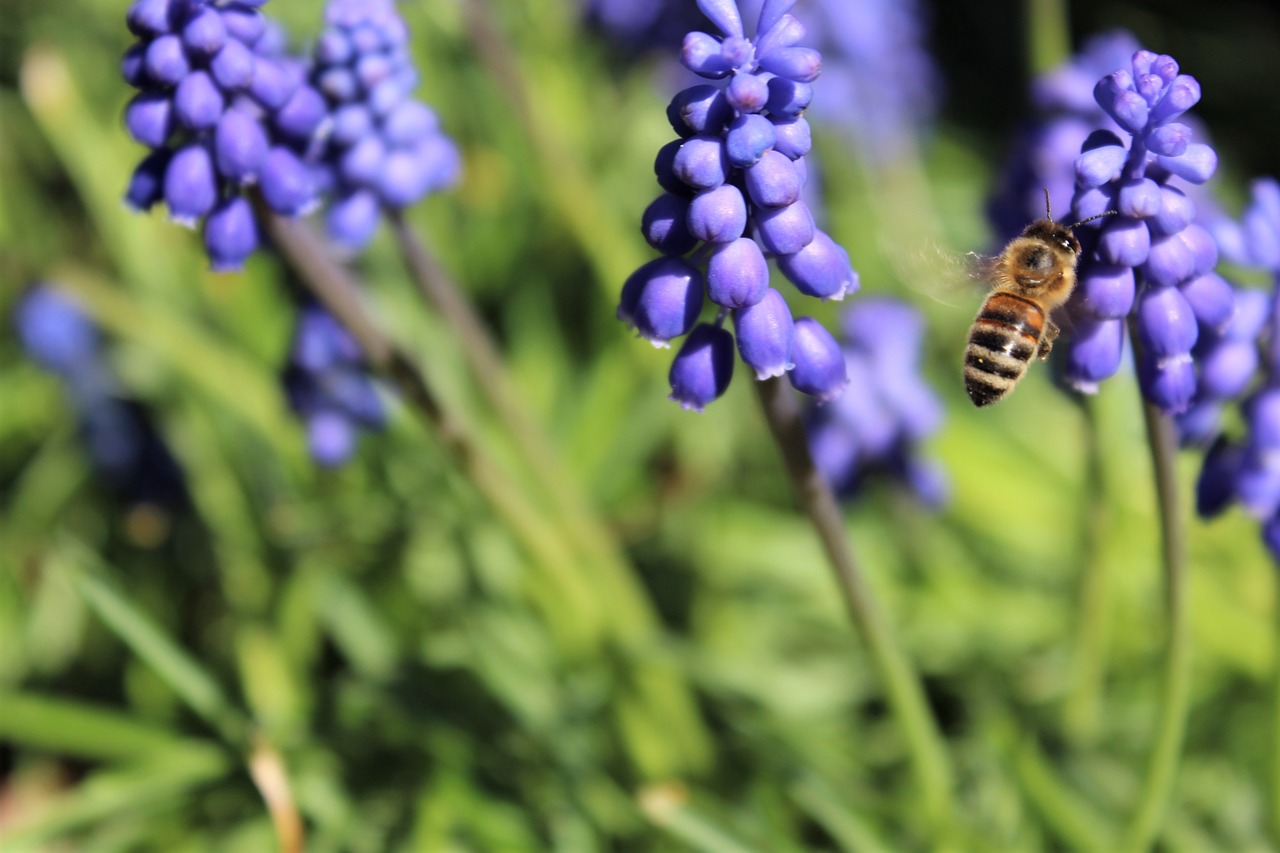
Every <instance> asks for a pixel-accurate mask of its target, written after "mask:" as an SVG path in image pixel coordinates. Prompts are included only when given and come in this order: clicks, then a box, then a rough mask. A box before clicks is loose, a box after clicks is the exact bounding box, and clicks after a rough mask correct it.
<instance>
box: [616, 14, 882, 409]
mask: <svg viewBox="0 0 1280 853" xmlns="http://www.w3.org/2000/svg"><path fill="white" fill-rule="evenodd" d="M793 4H794V0H780V2H779V0H769V2H766V3H765V4H764V6H763V8H762V9H761V12H760V17H759V20H758V22H757V25H756V35H755V37H754V38H752V39H748V38H747V37H746V35H745V32H744V29H743V23H742V18H741V16H740V14H739V11H738V6H737V4H736V3H735V2H734V0H698V8H699V9H701V10H702V12H703V14H705V15H706V16H707V18H708V19H710V20H711V21H712V22H713V23H714V24H715V26H716V27H717V28H718V29H719V31H720V33H721V37H716V36H713V35H711V34H709V33H704V32H691V33H689V34H687V35H686V36H685V39H684V47H683V50H682V53H681V61H682V62H683V63H684V65H685V67H687V68H688V69H689V70H691V71H693V72H694V73H695V74H697V75H699V76H700V77H703V78H705V79H707V80H713V81H718V82H719V83H720V84H721V85H712V84H710V83H706V84H699V85H695V86H691V87H689V88H687V89H685V90H683V91H681V92H680V93H678V94H677V95H676V96H675V97H674V98H673V99H672V101H671V105H670V106H669V107H668V109H667V117H668V119H669V120H670V122H671V125H672V127H673V128H674V129H675V131H676V133H677V135H678V138H677V139H675V140H674V141H672V142H670V143H668V144H667V145H665V146H664V147H663V148H662V149H661V150H660V151H659V152H658V156H657V160H656V162H655V166H654V168H655V172H656V173H657V177H658V184H659V185H660V186H661V188H662V189H663V190H664V193H663V194H662V195H660V196H658V198H657V199H655V200H654V202H653V203H652V204H650V205H649V208H648V210H646V211H645V213H644V217H643V220H642V223H641V230H642V233H643V234H644V236H645V239H646V240H648V242H649V244H650V245H651V246H653V248H655V249H657V250H658V251H659V252H661V253H662V257H660V258H657V259H655V260H652V261H650V262H648V263H646V264H644V265H643V266H641V267H640V269H638V270H637V271H636V272H634V273H633V274H632V275H631V276H630V278H628V279H627V282H626V283H625V285H624V286H623V288H622V296H621V300H620V303H619V307H618V318H619V319H620V320H622V321H623V322H625V323H627V324H628V325H629V326H631V327H632V328H634V329H635V330H636V332H637V333H638V334H639V336H640V337H642V338H645V339H646V340H648V341H650V342H651V343H653V344H654V345H655V346H658V347H666V346H669V345H670V343H671V342H672V341H673V340H676V339H678V338H681V337H684V336H685V335H688V336H689V337H688V338H687V339H686V340H685V342H684V343H683V345H682V346H681V347H680V349H679V351H678V352H677V354H676V357H675V360H674V363H673V364H672V367H671V376H670V378H671V387H672V394H671V397H672V399H673V400H675V401H676V402H678V403H680V405H681V406H683V407H684V408H686V409H691V410H694V411H701V410H702V409H703V408H704V407H705V406H706V405H707V404H708V403H710V402H712V401H713V400H715V399H716V398H718V397H719V396H720V395H721V394H723V393H724V391H725V389H726V388H727V387H728V385H729V380H730V378H731V376H732V372H733V362H734V358H733V348H734V343H735V336H734V334H732V333H730V332H729V331H728V329H726V328H725V327H724V324H725V321H726V320H727V319H728V317H729V316H730V315H732V316H733V320H734V330H735V331H736V333H737V334H736V343H737V350H738V353H739V355H740V356H741V357H742V360H743V361H744V362H745V363H746V364H747V366H748V367H749V368H750V369H751V370H753V371H754V372H755V374H756V377H757V378H759V379H767V378H769V377H773V376H782V375H783V374H786V375H787V376H788V378H789V379H790V380H791V383H792V385H794V386H795V387H796V388H797V389H799V390H801V391H803V392H804V393H806V394H810V395H812V396H815V397H817V398H818V399H820V400H829V399H832V398H834V397H835V396H836V395H838V394H839V393H840V392H841V391H842V390H843V388H844V385H845V382H846V374H845V368H844V359H843V358H842V357H841V356H840V349H839V345H838V344H837V343H836V341H835V338H833V337H832V336H831V333H830V332H828V331H827V330H826V329H825V328H824V327H823V326H822V325H821V324H820V323H818V322H817V321H815V320H811V319H809V318H804V317H801V318H799V319H793V317H792V314H791V310H790V308H789V307H788V305H787V301H786V299H785V298H784V297H783V296H782V294H781V293H780V292H779V291H777V290H775V289H774V288H772V287H770V282H769V265H768V262H767V258H768V257H769V256H772V257H774V258H775V259H776V261H777V265H778V269H779V270H780V271H781V272H782V274H783V276H785V277H786V278H787V279H788V280H790V281H791V283H792V284H793V285H795V287H796V289H797V290H799V291H800V292H801V293H802V294H804V295H806V296H812V297H816V298H819V299H824V300H825V299H841V298H843V297H844V295H845V294H846V293H850V292H853V291H854V290H856V289H857V287H858V279H857V275H856V274H855V273H854V271H853V268H852V267H851V266H850V263H849V256H848V254H847V253H846V252H845V250H844V249H842V248H841V247H840V246H839V245H837V244H836V243H835V241H833V240H832V239H831V238H830V237H829V236H827V235H826V234H825V233H824V232H823V231H822V230H820V229H819V228H817V227H816V225H815V224H814V219H813V215H812V214H811V213H810V211H809V208H808V207H807V206H806V204H805V203H804V202H803V201H802V200H801V199H800V190H801V188H802V187H803V185H804V182H805V161H804V156H805V154H806V153H808V151H809V146H810V138H809V125H808V123H807V122H806V121H805V119H804V116H803V115H802V113H803V112H804V110H805V108H806V107H808V105H809V102H810V100H811V98H812V95H813V90H812V86H811V85H810V84H811V83H812V82H813V80H814V79H816V78H817V76H818V73H819V71H820V70H821V64H822V59H821V56H820V55H819V54H818V52H817V51H815V50H812V49H810V48H806V47H800V46H798V43H799V42H800V40H801V39H802V38H803V37H804V28H803V26H802V25H801V24H800V22H799V21H798V20H796V19H795V18H794V17H792V16H791V15H789V14H787V12H788V11H789V10H790V8H791V7H792V5H793ZM705 299H710V301H711V302H712V303H714V304H715V306H716V309H715V310H716V316H715V318H714V320H712V321H711V322H705V323H702V324H699V318H700V316H701V314H702V309H703V305H704V300H705Z"/></svg>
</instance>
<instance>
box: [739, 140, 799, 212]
mask: <svg viewBox="0 0 1280 853" xmlns="http://www.w3.org/2000/svg"><path fill="white" fill-rule="evenodd" d="M803 162H804V161H803V160H795V161H793V160H791V159H789V158H788V157H787V156H786V155H784V154H780V153H778V152H777V151H766V152H764V154H763V155H762V156H761V157H760V162H758V163H756V164H755V165H754V166H752V167H751V168H749V169H747V170H746V172H745V183H746V187H747V194H748V195H750V196H751V200H752V201H753V202H755V203H756V204H757V205H759V206H760V207H786V206H787V205H789V204H792V203H794V202H795V201H798V200H799V198H800V189H801V187H802V186H803V185H804V182H803V181H802V180H801V174H800V173H801V169H800V168H797V164H800V163H803Z"/></svg>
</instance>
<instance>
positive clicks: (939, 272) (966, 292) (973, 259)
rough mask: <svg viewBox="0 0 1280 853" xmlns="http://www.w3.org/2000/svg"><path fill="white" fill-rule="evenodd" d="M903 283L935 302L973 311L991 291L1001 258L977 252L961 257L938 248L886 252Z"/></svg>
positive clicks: (920, 247)
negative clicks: (980, 300) (979, 301)
mask: <svg viewBox="0 0 1280 853" xmlns="http://www.w3.org/2000/svg"><path fill="white" fill-rule="evenodd" d="M885 257H887V258H891V259H893V260H892V264H893V267H894V272H895V273H896V274H897V275H898V278H899V280H900V281H903V282H906V283H907V286H908V287H910V288H911V289H912V290H914V291H916V292H917V293H920V294H922V295H924V296H926V297H928V298H929V299H932V300H933V301H935V302H940V303H942V304H943V305H947V306H949V307H952V308H961V307H970V306H972V305H973V304H974V300H975V299H978V298H980V297H981V296H982V295H983V294H985V293H986V292H987V291H988V290H990V289H991V285H992V282H993V281H994V280H995V272H996V264H997V262H998V260H999V259H998V258H993V257H988V256H987V255H979V254H978V253H976V252H968V253H966V254H961V253H958V252H955V251H952V250H949V249H947V248H946V247H944V246H941V245H938V244H930V245H926V246H918V247H916V248H915V249H913V250H911V251H906V252H896V253H895V252H886V253H885Z"/></svg>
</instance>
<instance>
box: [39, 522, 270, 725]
mask: <svg viewBox="0 0 1280 853" xmlns="http://www.w3.org/2000/svg"><path fill="white" fill-rule="evenodd" d="M57 549H58V553H59V555H60V556H61V557H62V558H63V559H62V560H61V561H60V562H61V568H62V569H63V571H64V572H65V573H66V576H67V578H68V580H69V581H70V583H71V585H72V586H73V588H74V589H75V590H76V591H77V592H78V593H79V594H80V596H81V597H82V598H83V599H84V601H85V603H86V604H87V605H88V606H89V609H90V610H92V611H93V612H94V613H95V614H97V616H98V618H99V619H101V620H102V621H103V623H104V624H106V626H107V628H109V629H110V630H111V632H112V633H114V634H115V635H116V636H117V637H119V638H120V640H121V641H122V642H124V643H125V645H127V646H129V648H130V649H132V650H133V652H134V654H136V655H137V656H138V657H139V658H141V659H142V660H143V661H144V662H145V663H146V664H147V665H148V666H150V667H151V668H152V669H153V670H154V671H155V672H156V674H157V675H159V676H160V678H161V679H162V680H163V681H164V682H165V683H166V684H168V685H169V687H170V689H172V690H173V691H174V693H176V694H177V695H178V696H179V698H181V699H182V701H183V702H184V703H186V705H187V706H188V707H189V708H191V710H192V711H194V712H195V713H196V714H197V715H199V716H200V718H201V719H203V720H204V721H205V722H207V723H208V724H209V725H210V726H212V727H213V729H214V730H215V731H217V732H218V734H219V735H220V736H221V737H222V738H223V740H225V741H226V742H227V743H228V744H233V745H239V746H244V745H246V744H245V738H246V734H247V731H248V723H247V721H246V720H245V718H244V716H243V715H242V714H241V713H240V711H239V710H237V709H236V708H235V707H234V706H233V705H232V704H231V702H230V701H229V700H228V699H227V697H226V694H225V693H223V691H222V687H221V686H220V685H219V684H218V682H217V680H216V679H215V678H214V677H213V676H212V675H210V674H209V672H208V670H206V669H205V668H204V666H202V665H201V664H200V662H199V661H198V660H196V659H195V658H194V657H193V656H192V655H191V654H189V653H188V652H187V651H186V650H185V649H183V648H182V647H181V646H180V645H178V643H177V642H176V641H175V640H174V639H173V638H172V637H170V636H169V635H168V634H166V633H164V632H163V631H162V630H160V628H158V627H157V626H156V624H155V623H154V622H153V621H152V620H151V618H150V617H148V616H147V615H146V614H145V613H144V612H143V611H142V610H141V609H140V608H139V607H138V606H137V605H136V604H134V602H133V601H132V600H131V599H130V598H129V597H128V596H127V595H125V594H124V593H123V592H121V591H120V590H119V589H117V588H116V587H115V586H114V585H113V584H111V583H110V582H109V581H107V580H106V579H105V578H104V577H102V576H101V574H100V572H101V571H102V570H103V568H104V566H103V565H102V563H101V561H100V559H99V558H98V557H97V556H96V555H94V554H92V553H91V552H90V551H89V550H88V549H87V548H85V547H84V546H83V545H80V544H79V543H77V542H75V541H73V540H72V539H70V538H69V537H67V536H63V537H62V538H61V539H60V540H59V542H58V545H57Z"/></svg>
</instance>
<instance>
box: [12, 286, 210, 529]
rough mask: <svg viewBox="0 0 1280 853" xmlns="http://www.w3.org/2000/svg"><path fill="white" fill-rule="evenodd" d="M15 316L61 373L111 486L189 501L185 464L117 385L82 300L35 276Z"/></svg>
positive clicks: (143, 499) (44, 361) (151, 500)
mask: <svg viewBox="0 0 1280 853" xmlns="http://www.w3.org/2000/svg"><path fill="white" fill-rule="evenodd" d="M14 322H15V325H16V327H17V328H16V331H17V334H18V340H19V341H20V342H21V344H22V347H23V349H24V350H26V352H27V355H28V356H30V357H31V359H32V360H33V361H35V362H36V363H38V364H39V365H40V366H41V367H44V368H45V369H47V370H49V371H51V372H53V373H56V374H57V375H58V377H59V378H60V379H61V380H62V384H63V387H64V388H65V389H66V392H67V396H68V399H69V400H70V403H71V406H72V408H73V409H74V410H75V414H76V420H77V422H78V424H79V433H80V438H81V440H82V442H83V443H84V447H85V450H86V451H87V453H88V455H89V460H90V462H91V464H92V465H93V468H94V470H95V471H96V472H97V474H98V475H99V477H100V478H101V479H102V480H103V482H104V483H105V484H106V486H107V487H108V488H109V489H110V490H111V491H112V492H113V493H114V494H115V495H116V496H117V497H119V498H120V499H121V500H122V501H124V502H125V503H126V504H128V505H130V506H132V507H137V506H140V505H147V506H150V507H154V508H158V509H163V510H169V511H172V510H177V509H181V508H182V507H185V506H186V505H187V503H188V496H187V487H186V481H185V477H184V475H183V472H182V469H181V468H180V467H179V466H178V463H177V461H176V460H175V459H174V456H173V454H172V453H171V452H170V450H169V448H168V445H167V444H166V443H165V441H164V438H163V437H162V436H161V434H160V432H159V430H158V429H157V428H156V425H155V423H154V419H153V417H152V416H151V413H150V412H149V411H148V410H147V408H146V407H145V406H143V405H142V404H141V403H139V402H137V401H135V400H131V399H128V398H126V397H124V396H123V395H122V394H121V392H120V391H119V389H118V387H117V386H118V383H117V382H116V380H115V378H114V377H113V376H112V375H111V372H110V370H109V368H108V366H107V362H106V353H105V351H104V349H103V345H104V341H103V338H102V334H101V333H100V332H99V330H98V329H97V327H96V326H94V325H93V323H92V321H91V320H90V319H89V318H88V316H86V315H85V313H84V312H83V311H82V310H81V309H80V307H79V306H78V305H77V304H76V303H75V302H74V301H73V300H72V299H71V298H70V297H68V296H66V295H65V294H63V293H61V292H59V291H58V290H56V289H55V288H54V287H51V286H50V285H47V284H37V285H35V286H33V287H31V288H30V289H29V290H28V291H27V292H26V293H25V294H23V295H22V296H21V297H20V298H19V300H18V304H17V305H16V306H15V311H14Z"/></svg>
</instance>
